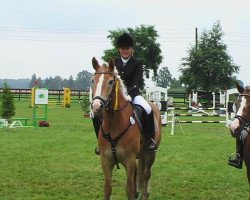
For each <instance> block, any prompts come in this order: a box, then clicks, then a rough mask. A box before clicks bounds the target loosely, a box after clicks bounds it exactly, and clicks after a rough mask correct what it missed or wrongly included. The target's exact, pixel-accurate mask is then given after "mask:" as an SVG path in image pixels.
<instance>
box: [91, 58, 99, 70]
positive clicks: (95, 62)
mask: <svg viewBox="0 0 250 200" xmlns="http://www.w3.org/2000/svg"><path fill="white" fill-rule="evenodd" d="M92 66H93V68H94V69H95V70H97V69H98V68H99V67H100V65H99V63H98V61H97V60H96V59H95V57H93V58H92Z"/></svg>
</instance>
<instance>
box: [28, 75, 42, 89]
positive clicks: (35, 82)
mask: <svg viewBox="0 0 250 200" xmlns="http://www.w3.org/2000/svg"><path fill="white" fill-rule="evenodd" d="M29 87H30V88H33V87H42V79H41V77H39V78H37V77H36V74H33V75H32V77H31V80H30V84H29Z"/></svg>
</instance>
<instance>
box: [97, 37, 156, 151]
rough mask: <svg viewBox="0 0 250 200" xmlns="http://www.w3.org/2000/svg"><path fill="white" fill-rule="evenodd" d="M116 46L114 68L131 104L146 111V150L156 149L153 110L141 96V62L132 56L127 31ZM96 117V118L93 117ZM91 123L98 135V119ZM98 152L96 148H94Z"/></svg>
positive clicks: (119, 38) (132, 50)
mask: <svg viewBox="0 0 250 200" xmlns="http://www.w3.org/2000/svg"><path fill="white" fill-rule="evenodd" d="M116 48H117V50H118V52H119V54H120V57H119V58H116V59H115V65H116V69H117V71H118V73H119V75H120V77H121V79H122V80H123V81H124V84H125V86H126V88H127V91H128V94H129V96H130V97H131V99H132V103H133V104H139V105H140V106H142V107H143V108H144V110H145V111H146V113H147V116H146V124H145V125H146V127H145V131H146V133H145V136H146V139H147V145H146V146H147V150H148V151H149V152H154V151H156V143H155V141H154V136H155V126H154V116H153V111H152V108H151V106H150V105H149V103H148V102H147V101H146V100H145V99H144V98H143V97H142V96H141V93H140V89H141V88H142V87H143V85H144V79H143V64H142V62H141V61H140V60H138V59H136V58H135V57H134V56H133V53H134V39H133V38H132V36H131V35H129V34H128V33H123V34H122V35H120V36H119V37H118V39H117V41H116ZM95 118H96V119H95ZM93 124H94V127H95V131H96V134H97V135H96V136H97V137H98V131H99V127H100V119H97V117H94V118H93ZM96 153H97V154H98V150H97V149H96Z"/></svg>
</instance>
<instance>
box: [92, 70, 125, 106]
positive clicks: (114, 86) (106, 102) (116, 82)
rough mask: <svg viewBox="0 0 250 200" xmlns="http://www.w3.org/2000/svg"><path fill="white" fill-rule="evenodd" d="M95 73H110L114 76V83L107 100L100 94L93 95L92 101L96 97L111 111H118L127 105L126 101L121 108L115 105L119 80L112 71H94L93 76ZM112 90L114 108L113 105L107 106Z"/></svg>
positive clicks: (111, 96)
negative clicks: (114, 97) (114, 95)
mask: <svg viewBox="0 0 250 200" xmlns="http://www.w3.org/2000/svg"><path fill="white" fill-rule="evenodd" d="M96 74H111V75H112V76H113V78H114V84H113V87H112V90H111V93H110V94H109V96H108V98H107V100H104V99H103V98H102V97H101V96H95V97H94V98H93V99H92V101H94V100H95V99H98V100H100V101H101V102H102V103H103V105H104V107H105V108H106V109H107V110H112V111H120V110H123V109H124V108H125V107H127V105H128V102H127V103H126V104H125V105H124V106H122V107H121V108H118V106H117V105H118V99H117V97H118V89H119V81H118V80H117V78H116V76H115V74H114V73H113V72H95V73H94V76H95V75H96ZM114 92H115V93H116V99H115V106H114V108H113V107H108V105H109V103H110V102H111V101H112V98H113V94H114Z"/></svg>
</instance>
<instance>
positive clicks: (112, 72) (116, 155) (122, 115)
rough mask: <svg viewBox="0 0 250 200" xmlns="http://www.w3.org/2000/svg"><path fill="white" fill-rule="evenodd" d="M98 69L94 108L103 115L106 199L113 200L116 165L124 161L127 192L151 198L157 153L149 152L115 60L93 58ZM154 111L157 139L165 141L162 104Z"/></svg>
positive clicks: (100, 139)
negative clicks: (111, 198)
mask: <svg viewBox="0 0 250 200" xmlns="http://www.w3.org/2000/svg"><path fill="white" fill-rule="evenodd" d="M92 65H93V68H94V69H95V70H96V71H95V73H94V75H93V78H92V83H93V85H92V91H93V100H92V110H93V113H94V115H99V116H101V117H102V120H101V121H102V122H101V127H100V130H99V137H98V145H99V149H100V158H101V165H102V169H103V172H104V199H105V200H108V199H110V196H111V193H112V171H113V168H114V166H115V165H117V167H119V166H118V163H120V164H122V165H123V166H124V167H125V169H126V176H127V183H126V192H127V196H128V199H129V200H134V199H135V198H136V197H138V195H141V199H143V200H146V199H148V196H149V194H148V185H149V183H148V182H149V179H150V176H151V167H152V165H153V163H154V160H155V156H156V152H147V151H146V148H145V143H146V141H145V139H144V137H143V136H142V135H141V132H140V129H139V126H138V124H137V121H136V120H135V118H134V113H133V105H132V104H131V103H130V102H129V100H127V99H128V98H126V95H125V91H124V90H125V88H124V85H123V82H122V80H121V79H120V77H119V75H118V74H117V71H116V69H115V65H114V61H113V59H111V60H110V61H109V63H108V66H107V65H106V64H104V65H102V66H100V65H99V63H98V61H97V60H96V59H95V58H93V59H92ZM150 105H151V106H152V109H153V112H154V122H155V128H156V132H155V141H156V143H157V146H159V144H160V140H161V116H160V111H159V109H158V107H157V106H156V105H154V104H150Z"/></svg>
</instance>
